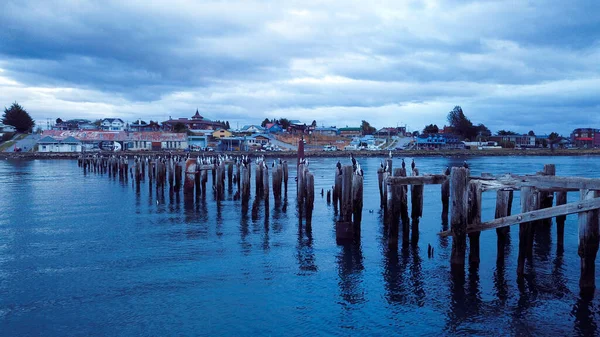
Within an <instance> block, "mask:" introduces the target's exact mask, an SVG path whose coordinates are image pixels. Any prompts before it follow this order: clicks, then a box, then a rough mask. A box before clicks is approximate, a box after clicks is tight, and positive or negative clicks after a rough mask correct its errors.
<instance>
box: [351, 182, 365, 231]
mask: <svg viewBox="0 0 600 337" xmlns="http://www.w3.org/2000/svg"><path fill="white" fill-rule="evenodd" d="M362 209H363V176H362V175H359V174H355V175H354V176H353V177H352V215H353V219H354V231H355V232H357V231H359V230H360V223H361V221H362Z"/></svg>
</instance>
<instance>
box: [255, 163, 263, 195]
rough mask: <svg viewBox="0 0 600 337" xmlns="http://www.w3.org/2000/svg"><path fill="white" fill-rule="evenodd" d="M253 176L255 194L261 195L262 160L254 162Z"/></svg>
mask: <svg viewBox="0 0 600 337" xmlns="http://www.w3.org/2000/svg"><path fill="white" fill-rule="evenodd" d="M254 173H256V174H255V177H254V182H255V186H254V189H255V192H254V193H255V194H256V196H257V197H260V196H262V192H263V176H262V161H260V162H258V163H257V164H256V170H255V172H254Z"/></svg>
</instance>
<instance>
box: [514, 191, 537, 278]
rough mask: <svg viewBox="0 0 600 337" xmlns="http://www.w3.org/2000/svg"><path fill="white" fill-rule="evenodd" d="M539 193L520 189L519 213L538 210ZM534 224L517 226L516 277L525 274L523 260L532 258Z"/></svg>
mask: <svg viewBox="0 0 600 337" xmlns="http://www.w3.org/2000/svg"><path fill="white" fill-rule="evenodd" d="M539 206H540V199H539V193H538V191H537V189H536V188H535V187H531V186H525V187H521V212H522V213H525V212H529V211H534V210H537V209H539ZM533 236H534V222H524V223H521V224H519V256H518V258H517V275H519V276H521V275H523V274H524V272H525V259H528V260H531V257H532V256H533Z"/></svg>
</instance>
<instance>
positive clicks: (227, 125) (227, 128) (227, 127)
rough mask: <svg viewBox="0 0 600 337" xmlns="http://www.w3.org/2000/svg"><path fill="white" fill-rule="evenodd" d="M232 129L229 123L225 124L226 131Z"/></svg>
mask: <svg viewBox="0 0 600 337" xmlns="http://www.w3.org/2000/svg"><path fill="white" fill-rule="evenodd" d="M229 129H231V127H230V126H229V121H227V122H225V130H229Z"/></svg>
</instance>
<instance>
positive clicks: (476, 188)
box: [467, 181, 481, 264]
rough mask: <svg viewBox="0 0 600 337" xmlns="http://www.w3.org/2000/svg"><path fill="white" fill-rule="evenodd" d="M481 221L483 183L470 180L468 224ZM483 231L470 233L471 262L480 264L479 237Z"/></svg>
mask: <svg viewBox="0 0 600 337" xmlns="http://www.w3.org/2000/svg"><path fill="white" fill-rule="evenodd" d="M479 223H481V183H480V182H478V181H471V182H469V211H468V215H467V224H468V225H471V224H479ZM480 236H481V232H472V233H469V263H470V264H478V263H479V261H480V258H479V237H480Z"/></svg>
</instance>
